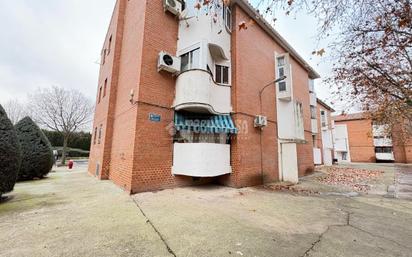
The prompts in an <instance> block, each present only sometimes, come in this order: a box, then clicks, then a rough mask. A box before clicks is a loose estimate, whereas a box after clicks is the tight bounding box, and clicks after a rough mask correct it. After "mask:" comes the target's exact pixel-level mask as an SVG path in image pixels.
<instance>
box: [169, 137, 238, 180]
mask: <svg viewBox="0 0 412 257" xmlns="http://www.w3.org/2000/svg"><path fill="white" fill-rule="evenodd" d="M229 173H232V167H231V166H230V145H228V144H212V143H175V144H174V149H173V167H172V174H173V175H184V176H191V177H217V176H220V175H224V174H229Z"/></svg>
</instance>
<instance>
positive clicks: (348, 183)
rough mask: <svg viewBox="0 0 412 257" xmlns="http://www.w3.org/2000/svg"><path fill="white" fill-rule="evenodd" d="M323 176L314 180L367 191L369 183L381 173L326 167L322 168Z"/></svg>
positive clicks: (369, 187) (381, 172)
mask: <svg viewBox="0 0 412 257" xmlns="http://www.w3.org/2000/svg"><path fill="white" fill-rule="evenodd" d="M323 172H324V173H325V175H324V176H321V177H317V178H316V180H317V181H319V182H320V183H322V184H325V185H333V186H345V187H349V188H350V189H352V190H354V191H357V192H365V193H366V192H368V191H369V190H370V189H371V186H370V184H371V183H372V182H375V181H377V180H378V179H379V178H380V177H381V176H382V175H383V173H384V172H383V171H380V170H366V169H357V168H340V167H327V168H325V169H324V170H323Z"/></svg>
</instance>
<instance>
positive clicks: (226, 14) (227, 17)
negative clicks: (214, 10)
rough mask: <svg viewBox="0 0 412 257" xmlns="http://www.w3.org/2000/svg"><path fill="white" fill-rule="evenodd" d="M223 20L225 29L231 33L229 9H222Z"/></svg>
mask: <svg viewBox="0 0 412 257" xmlns="http://www.w3.org/2000/svg"><path fill="white" fill-rule="evenodd" d="M223 18H224V20H225V27H226V29H227V30H229V31H230V32H231V31H232V11H231V10H230V8H229V7H225V8H224V9H223Z"/></svg>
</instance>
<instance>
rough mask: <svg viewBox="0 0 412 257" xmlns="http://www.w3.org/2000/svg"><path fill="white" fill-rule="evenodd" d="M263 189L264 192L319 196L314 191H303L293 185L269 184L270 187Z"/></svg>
mask: <svg viewBox="0 0 412 257" xmlns="http://www.w3.org/2000/svg"><path fill="white" fill-rule="evenodd" d="M263 188H264V189H266V190H271V191H279V192H288V193H296V194H300V195H315V194H319V192H317V191H315V190H310V189H304V188H301V187H299V186H297V185H295V184H282V183H279V184H271V185H265V186H263Z"/></svg>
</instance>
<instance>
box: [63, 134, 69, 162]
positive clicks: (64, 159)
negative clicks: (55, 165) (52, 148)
mask: <svg viewBox="0 0 412 257" xmlns="http://www.w3.org/2000/svg"><path fill="white" fill-rule="evenodd" d="M67 141H68V136H66V135H63V151H62V162H61V164H62V165H65V164H66V152H67Z"/></svg>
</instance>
